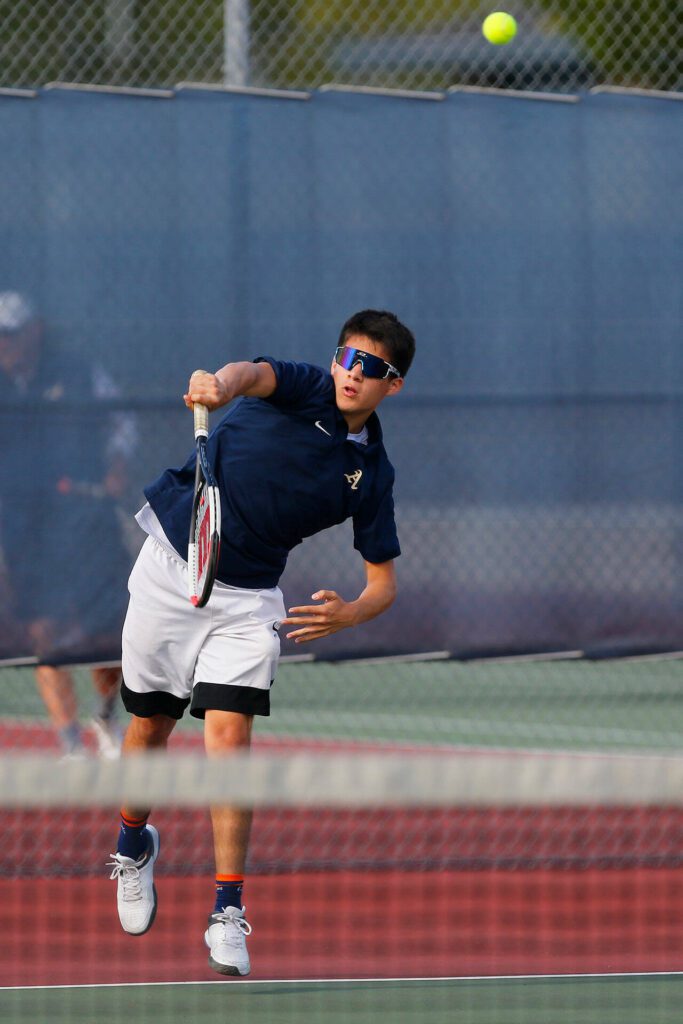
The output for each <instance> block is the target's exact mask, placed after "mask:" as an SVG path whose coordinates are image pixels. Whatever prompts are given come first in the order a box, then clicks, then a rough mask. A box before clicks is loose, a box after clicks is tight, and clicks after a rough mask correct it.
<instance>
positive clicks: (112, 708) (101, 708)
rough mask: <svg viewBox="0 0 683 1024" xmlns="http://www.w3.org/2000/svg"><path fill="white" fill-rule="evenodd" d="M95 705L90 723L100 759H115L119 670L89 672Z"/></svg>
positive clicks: (118, 749)
mask: <svg viewBox="0 0 683 1024" xmlns="http://www.w3.org/2000/svg"><path fill="white" fill-rule="evenodd" d="M91 675H92V683H93V689H94V690H95V699H96V705H95V709H94V711H93V716H92V719H91V721H90V724H91V726H92V730H93V732H94V734H95V739H96V741H97V749H98V751H99V753H100V756H101V757H106V758H117V757H119V755H120V753H121V739H122V733H121V727H120V726H119V723H118V721H117V717H116V709H117V708H118V706H119V703H120V701H121V692H120V691H121V669H120V668H93V669H92V670H91Z"/></svg>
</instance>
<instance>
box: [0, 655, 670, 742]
mask: <svg viewBox="0 0 683 1024" xmlns="http://www.w3.org/2000/svg"><path fill="white" fill-rule="evenodd" d="M75 675H76V680H77V686H78V691H79V698H80V705H81V709H82V710H81V714H82V716H83V717H87V715H88V709H89V708H90V707H91V705H92V701H93V697H92V687H91V684H90V681H89V675H88V672H87V671H86V670H85V669H82V668H80V669H77V670H76V673H75ZM682 698H683V659H680V658H666V657H663V658H643V659H633V660H629V659H622V660H613V661H588V660H548V661H533V660H532V661H524V660H522V659H520V660H512V661H506V662H505V661H498V662H497V661H479V662H469V663H463V662H456V661H438V660H436V661H424V662H420V661H417V662H410V661H399V660H397V661H384V662H381V661H380V662H374V663H370V662H341V663H337V664H330V663H325V662H313V663H296V662H295V663H292V662H286V661H285V662H284V663H283V664H282V665H281V667H280V670H279V672H278V675H277V679H276V681H275V685H274V687H273V691H272V713H271V717H270V718H267V719H263V718H259V719H257V723H256V731H257V735H260V736H263V737H270V738H278V737H280V738H291V737H302V738H307V737H308V738H312V739H322V740H341V741H354V742H371V743H373V742H378V743H390V744H391V743H408V744H420V745H421V744H426V745H467V746H481V747H508V748H509V747H515V748H542V749H568V750H586V749H589V750H619V749H621V750H679V749H680V738H681V735H683V699H682ZM45 720H46V716H45V710H44V708H43V706H42V703H41V701H40V698H39V696H38V694H37V692H36V687H35V683H34V681H33V678H32V671H31V670H30V669H26V668H23V669H16V668H4V669H0V722H2V723H3V726H4V729H5V734H6V731H7V728H8V726H9V725H11V724H12V723H16V724H20V723H24V724H26V723H31V722H34V723H35V722H38V721H42V722H45ZM180 728H181V729H185V730H192V729H195V730H198V729H201V723H199V722H197V721H196V720H194V719H191V718H190V717H189V716H186V717H185V719H184V720H183V723H181V726H180ZM2 745H4V746H9V745H11V743H10V742H9V741H8V740H4V742H3V744H2Z"/></svg>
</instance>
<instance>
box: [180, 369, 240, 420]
mask: <svg viewBox="0 0 683 1024" xmlns="http://www.w3.org/2000/svg"><path fill="white" fill-rule="evenodd" d="M234 397H235V396H234V394H232V393H231V392H230V390H229V388H228V387H227V386H226V384H225V382H224V381H222V380H221V379H220V378H219V377H217V376H216V374H215V373H193V374H192V376H191V377H190V382H189V384H188V385H187V394H185V395H183V401H184V402H185V405H186V406H187V407H188V409H191V408H192V407H193V406H194V403H195V402H200V403H201V404H202V405H205V406H206V407H207V409H208V410H209V412H213V410H214V409H219V408H220V407H221V406H222V405H227V404H228V402H231V401H232V399H233V398H234Z"/></svg>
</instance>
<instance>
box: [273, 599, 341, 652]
mask: <svg viewBox="0 0 683 1024" xmlns="http://www.w3.org/2000/svg"><path fill="white" fill-rule="evenodd" d="M311 600H312V601H322V604H313V605H302V606H301V607H297V608H290V609H289V618H286V619H283V620H282V625H283V626H300V627H301V628H300V629H295V630H293V631H292V632H291V633H287V634H285V635H286V637H287V639H288V640H294V642H295V643H297V644H307V643H310V641H311V640H320V639H321V638H322V637H324V636H331V634H332V633H338V632H339V630H340V629H348V628H349V626H353V625H355V622H356V619H355V614H354V609H353V605H352V604H351V603H350V602H349V601H344V599H343V598H341V597H340V596H339V594H337V593H335V591H334V590H318V591H316V593H315V594H313V595H312V596H311Z"/></svg>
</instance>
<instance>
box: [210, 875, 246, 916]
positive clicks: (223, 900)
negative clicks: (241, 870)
mask: <svg viewBox="0 0 683 1024" xmlns="http://www.w3.org/2000/svg"><path fill="white" fill-rule="evenodd" d="M243 886H244V878H243V876H242V875H216V906H215V907H214V908H213V911H214V913H218V912H219V911H221V910H225V908H226V907H237V909H238V910H241V909H242V888H243Z"/></svg>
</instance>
